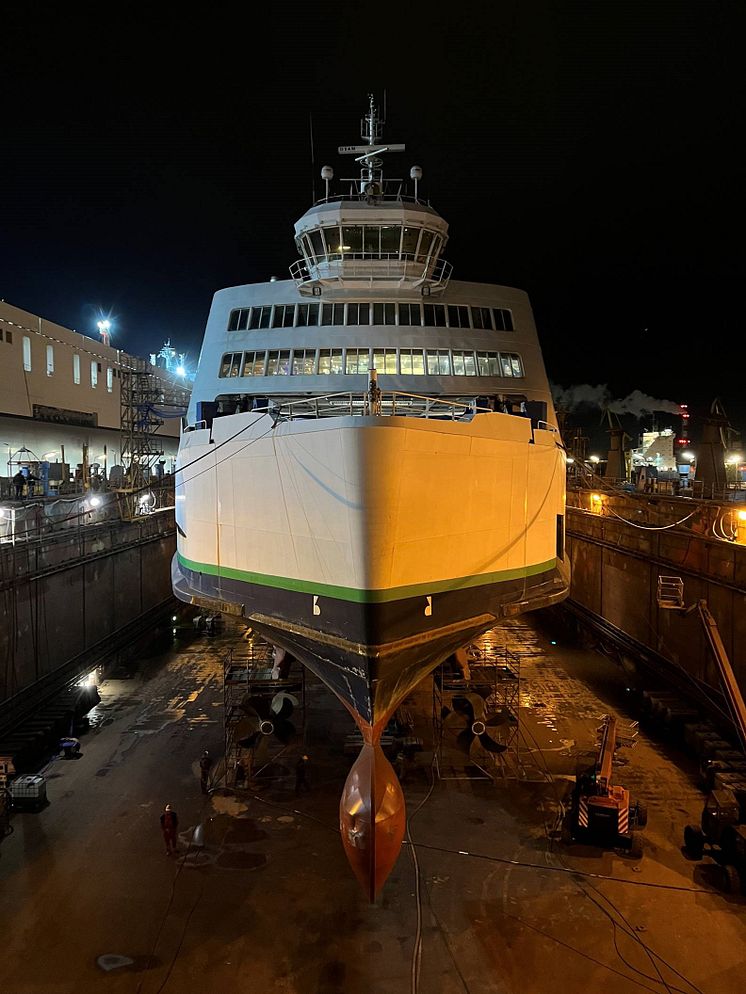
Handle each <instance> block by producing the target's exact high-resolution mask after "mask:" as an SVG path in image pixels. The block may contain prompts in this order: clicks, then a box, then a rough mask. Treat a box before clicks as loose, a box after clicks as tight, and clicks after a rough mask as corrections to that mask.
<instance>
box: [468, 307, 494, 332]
mask: <svg viewBox="0 0 746 994" xmlns="http://www.w3.org/2000/svg"><path fill="white" fill-rule="evenodd" d="M471 323H472V325H473V326H474V327H475V328H487V329H489V330H490V331H491V330H492V310H491V309H490V308H489V307H472V309H471Z"/></svg>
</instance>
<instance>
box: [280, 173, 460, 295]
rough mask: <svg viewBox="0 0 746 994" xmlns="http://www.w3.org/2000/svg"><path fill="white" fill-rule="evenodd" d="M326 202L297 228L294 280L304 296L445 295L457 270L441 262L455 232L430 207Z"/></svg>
mask: <svg viewBox="0 0 746 994" xmlns="http://www.w3.org/2000/svg"><path fill="white" fill-rule="evenodd" d="M395 182H398V181H388V182H386V181H384V182H383V183H381V184H380V189H379V190H374V191H373V192H371V190H370V189H368V190H366V191H364V192H360V193H358V192H357V191H356V190H355V189H353V190H352V191H351V193H350V194H348V195H347V196H344V197H336V198H325V199H324V200H321V201H319V202H317V203H316V204H314V206H313V207H312V208H311V209H310V210H308V211H307V212H306V213H305V214H304V215H303V217H302V218H301V219H300V220H299V221H298V222H297V223H296V225H295V243H296V245H297V247H298V250H299V251H300V252H301V254H302V256H303V257H302V258H301V259H298V260H297V262H294V263H293V265H292V266H291V267H290V275H291V276H292V277H293V279H294V280H295V282H296V285H297V286H298V289H299V290H300V292H301V293H304V294H313V295H316V296H320V295H321V293H322V290H323V292H324V295H325V296H326V295H328V294H327V292H328V291H330V290H332V291H333V290H335V289H339V290H351V289H352V290H355V289H361V288H363V287H364V288H365V289H366V291H367V290H375V289H376V288H380V289H381V290H385V291H388V292H390V291H391V289H392V288H398V289H404V290H406V289H410V290H416V291H419V292H421V293H422V294H423V295H425V296H427V295H429V294H436V293H439V292H441V291H443V290H444V289H445V287H446V286H447V284H448V280H449V278H450V275H451V265H450V263H448V262H446V261H445V259H443V258H441V252H442V250H443V247H444V246H445V244H446V242H447V241H448V224H447V223H446V222H445V221H444V220H443V218H442V217H440V215H439V214H438V213H437V212H436V211H435V210H433V208H432V207H430V206H429V205H428V204H426V203H423V202H422V201H419V200H417V199H416V198H414V197H405V196H403V195H402V194H401V193H399V192H398V191H396V192H393V193H389V192H388V190H389V188H390V187H391V186H393V185H394V184H395Z"/></svg>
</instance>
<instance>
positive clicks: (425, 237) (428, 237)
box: [417, 231, 435, 262]
mask: <svg viewBox="0 0 746 994" xmlns="http://www.w3.org/2000/svg"><path fill="white" fill-rule="evenodd" d="M434 237H435V232H434V231H423V232H422V238H420V248H419V251H418V253H417V262H427V257H428V254H429V252H430V248H431V246H432V244H433V238H434Z"/></svg>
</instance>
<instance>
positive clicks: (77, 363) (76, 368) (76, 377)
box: [73, 355, 80, 383]
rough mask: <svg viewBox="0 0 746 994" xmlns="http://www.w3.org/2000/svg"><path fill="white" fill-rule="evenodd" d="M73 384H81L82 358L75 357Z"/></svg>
mask: <svg viewBox="0 0 746 994" xmlns="http://www.w3.org/2000/svg"><path fill="white" fill-rule="evenodd" d="M73 383H80V356H79V355H73Z"/></svg>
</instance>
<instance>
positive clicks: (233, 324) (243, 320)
mask: <svg viewBox="0 0 746 994" xmlns="http://www.w3.org/2000/svg"><path fill="white" fill-rule="evenodd" d="M250 314H251V308H250V307H239V308H238V309H237V310H235V311H231V314H230V318H229V320H228V331H245V330H246V329H247V328H248V327H249V315H250Z"/></svg>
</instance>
